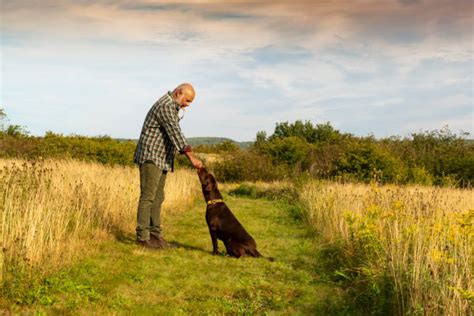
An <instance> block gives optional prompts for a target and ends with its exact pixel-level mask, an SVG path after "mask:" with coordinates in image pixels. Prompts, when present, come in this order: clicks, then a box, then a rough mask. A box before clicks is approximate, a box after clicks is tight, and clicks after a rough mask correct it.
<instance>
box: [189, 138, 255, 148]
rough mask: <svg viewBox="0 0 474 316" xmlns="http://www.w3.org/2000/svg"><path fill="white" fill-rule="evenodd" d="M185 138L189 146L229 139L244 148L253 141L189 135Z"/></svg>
mask: <svg viewBox="0 0 474 316" xmlns="http://www.w3.org/2000/svg"><path fill="white" fill-rule="evenodd" d="M186 139H187V141H188V142H189V144H190V145H191V146H197V145H216V144H220V143H223V142H225V141H230V142H233V143H235V144H237V145H238V146H239V147H240V148H242V149H244V148H248V147H250V145H251V144H253V142H236V141H235V140H233V139H230V138H225V137H189V138H186Z"/></svg>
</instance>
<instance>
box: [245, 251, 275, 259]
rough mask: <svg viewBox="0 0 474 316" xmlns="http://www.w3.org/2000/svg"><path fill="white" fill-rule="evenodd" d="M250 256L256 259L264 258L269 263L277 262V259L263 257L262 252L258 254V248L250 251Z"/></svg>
mask: <svg viewBox="0 0 474 316" xmlns="http://www.w3.org/2000/svg"><path fill="white" fill-rule="evenodd" d="M249 254H250V255H251V256H252V257H255V258H264V259H267V260H268V261H271V262H273V261H275V259H273V258H271V257H264V256H262V254H261V253H260V252H258V250H257V249H256V248H253V249H249Z"/></svg>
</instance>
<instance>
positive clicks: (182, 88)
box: [172, 83, 196, 108]
mask: <svg viewBox="0 0 474 316" xmlns="http://www.w3.org/2000/svg"><path fill="white" fill-rule="evenodd" d="M172 95H173V99H174V101H175V102H176V103H178V104H179V106H180V107H181V108H185V107H187V106H189V105H190V104H191V102H193V100H194V97H195V95H196V92H195V91H194V88H193V86H192V85H191V84H189V83H182V84H180V85H179V86H177V87H176V88H175V89H174V90H173V93H172Z"/></svg>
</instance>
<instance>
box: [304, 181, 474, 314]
mask: <svg viewBox="0 0 474 316" xmlns="http://www.w3.org/2000/svg"><path fill="white" fill-rule="evenodd" d="M301 199H302V200H303V201H304V203H305V204H306V206H307V209H308V221H309V222H310V223H311V226H312V227H313V228H314V229H315V231H316V232H317V233H318V234H320V235H321V237H322V239H323V240H325V241H327V242H328V244H335V243H336V242H337V241H338V242H341V241H342V244H344V245H345V246H344V251H345V253H346V256H347V258H355V259H358V260H354V261H355V262H358V264H359V266H357V267H356V268H357V273H358V274H359V275H363V276H364V277H365V278H366V279H368V280H371V279H372V280H376V279H377V278H381V277H383V276H385V277H387V278H389V279H390V280H391V282H390V283H391V284H393V285H394V292H395V293H396V299H397V304H396V305H397V306H398V308H397V310H398V313H399V314H407V313H421V314H424V315H439V314H445V315H464V314H466V313H469V310H470V308H472V307H469V305H470V304H472V303H473V299H474V281H473V261H472V255H473V245H474V230H473V228H474V195H473V191H472V190H458V189H449V188H435V187H398V186H383V187H379V186H376V185H372V186H368V185H358V184H322V183H318V182H309V183H307V184H306V185H305V186H304V188H303V190H302V192H301Z"/></svg>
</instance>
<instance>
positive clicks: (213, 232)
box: [209, 229, 218, 255]
mask: <svg viewBox="0 0 474 316" xmlns="http://www.w3.org/2000/svg"><path fill="white" fill-rule="evenodd" d="M209 232H210V233H211V240H212V254H213V255H217V254H218V246H217V230H213V229H209Z"/></svg>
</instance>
